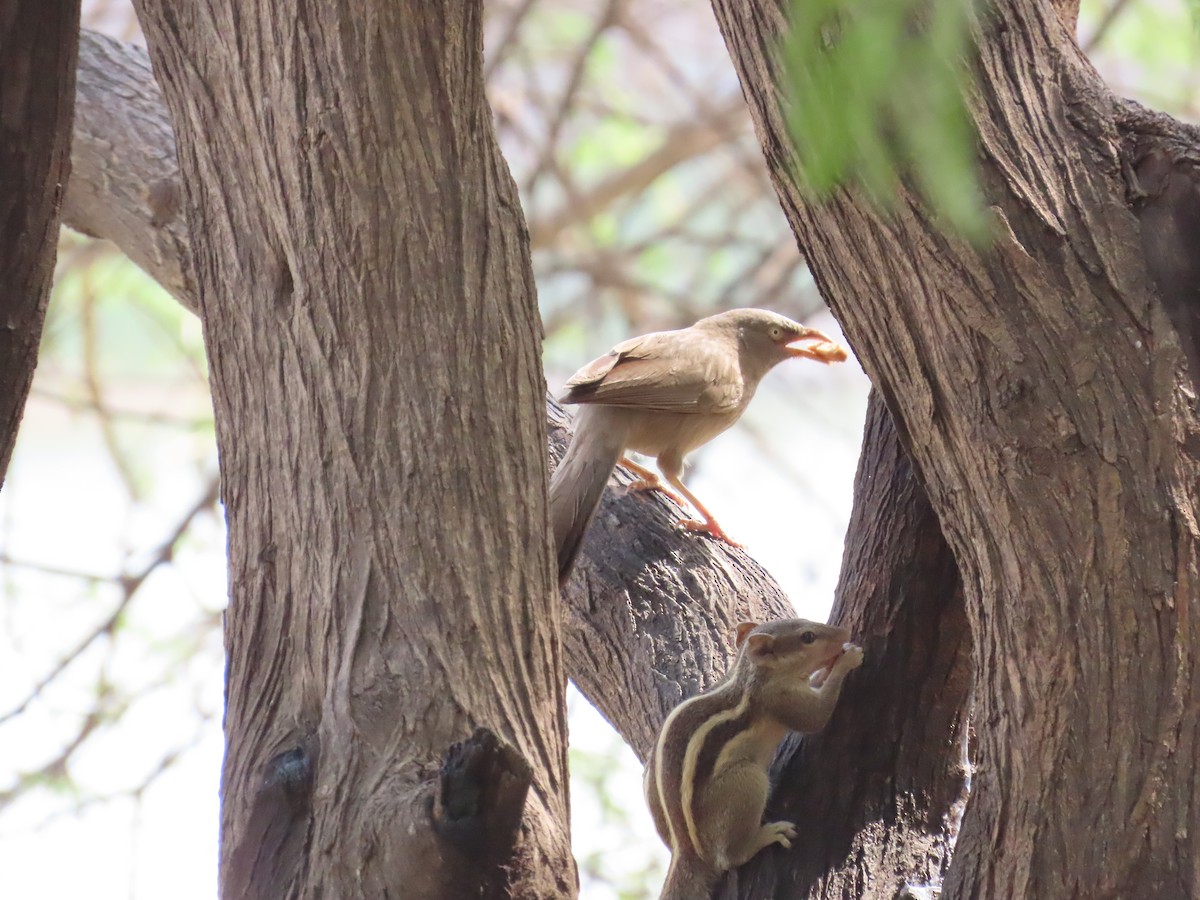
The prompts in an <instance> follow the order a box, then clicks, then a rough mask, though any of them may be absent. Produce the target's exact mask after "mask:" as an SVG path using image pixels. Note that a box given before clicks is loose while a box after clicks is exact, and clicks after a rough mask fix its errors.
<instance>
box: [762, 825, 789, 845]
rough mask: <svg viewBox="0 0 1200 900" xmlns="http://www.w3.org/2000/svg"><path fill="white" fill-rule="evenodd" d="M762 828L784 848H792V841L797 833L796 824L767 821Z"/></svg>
mask: <svg viewBox="0 0 1200 900" xmlns="http://www.w3.org/2000/svg"><path fill="white" fill-rule="evenodd" d="M763 830H764V831H766V832H768V833H770V835H771V840H772V841H774V842H775V843H776V844H779V845H780V846H781V847H783V848H784V849H785V850H791V849H792V841H793V840H795V839H796V835H797V834H798V832H797V831H796V826H795V825H793V824H792V823H791V822H768V823H767V824H766V825H764V826H763Z"/></svg>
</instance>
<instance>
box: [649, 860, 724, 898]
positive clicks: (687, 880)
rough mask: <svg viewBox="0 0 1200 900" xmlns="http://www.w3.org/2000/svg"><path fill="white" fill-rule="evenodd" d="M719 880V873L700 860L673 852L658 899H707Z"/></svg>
mask: <svg viewBox="0 0 1200 900" xmlns="http://www.w3.org/2000/svg"><path fill="white" fill-rule="evenodd" d="M720 880H721V873H719V872H714V871H713V870H712V869H711V868H709V867H708V866H707V865H706V864H705V863H703V862H701V861H700V860H698V859H689V858H687V857H685V856H683V855H681V854H679V853H673V854H671V867H670V868H669V869H667V880H666V881H664V882H663V887H662V893H661V894H659V895H658V900H709V898H710V897H711V896H712V892H713V888H715V887H716V886H717V882H718V881H720Z"/></svg>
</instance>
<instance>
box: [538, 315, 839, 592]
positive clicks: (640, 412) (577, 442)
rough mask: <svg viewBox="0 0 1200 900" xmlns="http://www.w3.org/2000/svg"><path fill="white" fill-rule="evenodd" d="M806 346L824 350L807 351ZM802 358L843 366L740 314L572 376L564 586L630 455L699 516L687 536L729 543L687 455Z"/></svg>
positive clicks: (641, 340)
mask: <svg viewBox="0 0 1200 900" xmlns="http://www.w3.org/2000/svg"><path fill="white" fill-rule="evenodd" d="M805 341H817V342H818V343H815V344H812V345H807V346H801V343H802V342H805ZM796 357H801V358H805V359H815V360H817V361H818V362H823V363H832V362H841V361H842V360H844V359H845V358H846V351H845V350H844V349H842V348H841V347H840V346H838V345H837V344H835V343H834V342H833V341H831V340H830V339H829V338H828V337H826V336H825V335H824V334H822V333H821V332H819V331H817V330H816V329H813V328H806V327H805V326H803V325H800V324H798V323H796V322H793V321H792V320H791V319H789V318H787V317H786V316H781V315H779V314H778V313H773V312H768V311H767V310H763V309H734V310H730V311H729V312H723V313H719V314H718V315H715V316H709V317H708V318H706V319H701V320H700V321H699V322H697V323H696V324H695V325H693V326H691V327H690V328H682V329H680V330H678V331H659V332H654V333H653V334H646V335H643V336H641V337H636V338H632V339H630V340H628V341H625V342H624V343H621V344H617V346H615V347H613V349H612V350H610V351H609V352H608V353H607V354H606V355H604V356H602V357H600V358H599V359H596V360H593V361H592V362H590V363H588V364H587V365H586V366H584V367H583V368H582V369H580V370H579V371H578V372H576V373H575V374H574V375H573V376H572V377H571V379H570V380H569V381H568V382H567V384H566V393H565V394H564V395H563V396H562V398H561V399H560V402H562V403H578V404H580V405H581V406H582V409H581V410H580V411H579V413H578V414H577V415H576V417H575V434H574V436H573V437H572V438H571V445H570V447H568V448H567V453H566V455H565V456H564V457H563V459H562V462H561V463H559V465H558V468H557V469H556V470H555V472H554V477H553V479H551V482H550V518H551V522H552V525H553V529H554V542H555V547H556V548H557V551H558V578H559V583H560V584H562V583H563V582H564V581H566V578H567V576H568V575H569V574H570V572H571V566H572V564H573V563H574V561H575V556H576V555H577V554H578V552H579V546H580V543H581V542H582V540H583V534H584V532H585V531H586V530H587V526H588V523H589V522H590V521H591V518H592V514H593V513H594V512H595V509H596V504H597V503H599V502H600V495H601V493H603V491H604V485H605V484H606V483H607V482H608V477H609V475H610V474H611V473H612V470H613V466H614V465H616V463H617V461H618V460H620V459H621V457H622V455H623V454H624V453H625V452H626V451H627V450H633V451H636V452H637V453H642V454H644V455H646V456H652V457H655V458H656V459H657V461H658V469H659V471H660V472H662V474H663V477H665V478H666V480H667V482H668V483H669V484H670V485H671V486H672V487H674V488H675V489H676V490H677V491H679V493H681V494H682V495H683V496H684V497H686V498H687V499H688V501H689V502H690V503H691V505H692V507H693V508H694V509H695V510H696V512H698V513H699V514H700V515H701V516H702V519H689V520H687V521H685V522H683V523H682V524H683V527H684V528H687V529H688V530H690V531H700V532H704V533H707V534H709V535H712V536H713V537H715V538H718V539H720V540H723V541H726V542H728V543H731V544H732V543H733V541H731V540H730V539H729V537H728V535H726V534H725V532H724V530H722V528H721V526H720V525H718V524H717V521H716V519H714V518H713V516H712V514H711V513H710V512H709V511H708V510H707V509H705V508H704V505H703V504H702V503H701V502H700V501H699V500H697V499H696V496H695V495H694V494H692V492H691V491H689V490H688V489H687V488H686V487H684V484H683V481H682V480H681V478H680V475H681V474H682V473H683V460H684V457H685V456H687V454H689V453H690V452H691V451H693V450H695V449H696V448H697V447H700V446H701V445H703V444H706V443H708V442H709V441H710V440H712V439H713V438H714V437H716V436H717V435H718V434H720V433H721V432H722V431H724V430H725V429H726V428H728V427H729V426H730V425H732V424H733V423H734V422H736V421H737V420H738V419H739V418H741V415H742V413H743V412H744V411H745V409H746V405H747V404H748V403H749V402H750V400H751V398H752V397H753V396H754V391H755V389H757V387H758V383H759V381H760V380H762V377H763V376H764V375H766V374H767V372H769V371H770V370H771V369H772V368H774V367H775V366H776V365H778V364H779V363H781V362H783V361H784V360H785V359H792V358H796ZM624 465H625V466H627V467H628V468H630V469H631V470H632V471H633V472H634V473H635V474H636V475H637V476H638V477H639V479H640V480H639V481H637V482H635V483H634V484H633V485H631V488H633V489H642V490H661V491H664V492H665V493H667V494H668V495H670V496H672V497H673V498H674V499H675V500H676V501H678V502H679V503H680V504H682V502H683V501H682V500H680V499H679V498H678V497H675V495H674V494H671V492H670V491H669V490H667V489H666V488H665V487H663V485H662V484H661V483H660V481H659V479H658V476H656V475H655V474H654V473H653V472H650V471H649V470H647V469H644V468H643V467H641V466H639V465H637V464H636V463H633V462H632V461H630V460H628V459H626V460H624ZM735 546H736V545H735Z"/></svg>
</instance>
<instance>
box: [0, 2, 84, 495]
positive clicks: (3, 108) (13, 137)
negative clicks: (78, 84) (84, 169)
mask: <svg viewBox="0 0 1200 900" xmlns="http://www.w3.org/2000/svg"><path fill="white" fill-rule="evenodd" d="M78 46H79V0H46V2H45V3H43V4H30V3H22V2H20V0H0V485H2V484H3V483H4V475H5V473H6V472H7V471H8V463H9V460H10V459H11V458H12V450H13V445H14V444H15V443H16V440H17V429H18V428H19V427H20V424H21V416H22V415H23V414H24V412H25V399H26V397H28V396H29V385H30V384H31V383H32V382H33V370H34V368H35V367H36V366H37V353H38V344H39V342H40V341H41V337H42V323H43V322H44V321H45V318H46V302H47V300H48V299H49V297H50V282H51V279H52V278H53V275H54V260H55V258H56V256H57V248H58V216H59V207H60V205H61V203H62V191H63V184H64V183H65V182H66V180H67V175H68V173H69V172H70V163H71V158H70V154H71V116H72V111H73V110H74V107H75V58H76V53H77V50H78Z"/></svg>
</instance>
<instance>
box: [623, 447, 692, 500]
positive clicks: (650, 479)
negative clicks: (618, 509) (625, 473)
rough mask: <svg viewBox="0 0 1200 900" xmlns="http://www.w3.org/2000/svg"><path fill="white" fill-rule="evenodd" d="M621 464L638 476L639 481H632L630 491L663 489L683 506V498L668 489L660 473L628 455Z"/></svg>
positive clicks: (663, 491) (628, 488)
mask: <svg viewBox="0 0 1200 900" xmlns="http://www.w3.org/2000/svg"><path fill="white" fill-rule="evenodd" d="M621 465H623V466H624V467H625V468H627V469H628V470H629V471H630V472H632V473H633V474H634V475H636V476H637V477H638V480H637V481H631V482H630V483H629V485H628V486H627V488H626V490H630V491H661V492H662V493H664V494H666V495H667V496H668V497H670V498H671V499H672V500H674V501H675V502H676V503H678V504H679V505H680V506H683V498H682V497H680V496H679V495H677V494H676V493H675V492H674V491H671V490H670V489H668V488H667V487H666V486H665V485H663V483H662V482H661V481H660V480H659V478H658V474H657V473H655V472H651V471H650V470H649V469H647V468H646V467H645V466H642V465H639V464H638V463H635V462H634V461H633V460H632V459H630V458H629V457H628V456H626V457H625V458H624V459H622V460H621Z"/></svg>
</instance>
